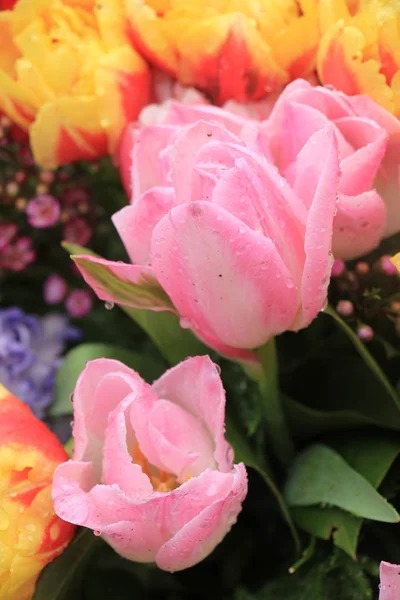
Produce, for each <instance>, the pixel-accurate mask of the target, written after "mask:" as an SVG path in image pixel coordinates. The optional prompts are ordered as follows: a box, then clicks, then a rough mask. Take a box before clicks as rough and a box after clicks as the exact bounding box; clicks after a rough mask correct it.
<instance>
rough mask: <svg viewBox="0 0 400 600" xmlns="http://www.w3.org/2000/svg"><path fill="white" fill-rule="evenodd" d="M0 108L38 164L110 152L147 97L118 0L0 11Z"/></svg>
mask: <svg viewBox="0 0 400 600" xmlns="http://www.w3.org/2000/svg"><path fill="white" fill-rule="evenodd" d="M0 37H1V40H2V52H1V54H2V56H1V60H0V88H1V94H0V109H1V110H2V111H3V112H5V113H6V114H7V115H8V116H9V117H10V118H11V119H12V120H13V121H14V122H15V123H17V124H18V125H19V126H20V127H21V128H22V129H23V130H25V131H28V132H29V135H30V140H31V144H32V150H33V155H34V157H35V160H36V162H37V163H38V164H40V165H42V166H43V167H45V168H48V169H50V168H54V167H56V166H57V165H59V164H64V163H69V162H71V161H74V160H79V159H87V160H91V159H94V158H98V157H99V156H103V155H106V154H108V153H109V154H113V153H114V152H115V150H116V147H117V145H118V141H119V136H120V133H121V131H122V129H123V127H124V125H125V124H126V123H128V122H129V121H132V120H134V119H135V118H136V117H137V115H138V112H139V111H140V109H141V108H142V107H143V106H144V105H145V104H146V103H147V102H148V101H149V100H150V72H149V69H148V67H147V65H146V63H145V61H144V60H143V59H142V58H141V57H140V56H139V55H138V54H137V53H136V52H135V50H134V49H133V48H132V46H131V45H130V42H129V39H128V37H127V34H126V17H125V15H124V10H123V2H122V0H102V2H101V3H100V2H95V1H94V0H93V1H89V2H74V3H70V2H68V1H67V0H51V1H50V2H47V1H46V2H43V1H40V0H34V1H33V2H24V1H18V2H16V4H15V6H14V7H13V10H8V11H7V10H5V11H2V12H1V13H0Z"/></svg>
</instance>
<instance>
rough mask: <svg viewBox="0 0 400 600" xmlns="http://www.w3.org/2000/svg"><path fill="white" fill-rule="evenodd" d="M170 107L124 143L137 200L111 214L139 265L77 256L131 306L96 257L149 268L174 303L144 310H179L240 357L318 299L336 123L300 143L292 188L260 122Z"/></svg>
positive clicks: (330, 209) (129, 277) (87, 273)
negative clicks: (267, 147) (163, 118)
mask: <svg viewBox="0 0 400 600" xmlns="http://www.w3.org/2000/svg"><path fill="white" fill-rule="evenodd" d="M169 115H170V116H169V120H168V123H166V124H162V125H152V126H149V127H145V128H143V129H141V130H139V131H137V132H136V134H135V135H134V136H133V137H131V138H130V139H131V140H133V147H131V149H130V151H129V152H128V150H126V152H127V153H128V157H129V158H128V160H129V161H130V160H132V157H133V166H131V182H132V204H131V205H130V206H127V207H125V208H123V209H122V210H121V211H119V212H118V213H116V214H115V215H114V217H113V221H114V224H115V226H116V228H117V230H118V232H119V234H120V236H121V238H122V240H123V242H124V244H125V246H126V249H127V252H128V254H129V256H130V258H131V260H132V262H133V263H134V264H133V265H123V264H120V263H110V262H107V261H102V260H99V259H96V258H93V257H81V258H80V257H77V264H78V266H79V268H80V269H81V272H82V273H83V275H84V277H85V279H86V281H87V282H88V283H89V285H91V286H92V287H93V289H94V290H95V291H96V293H97V294H98V296H99V297H100V298H101V299H103V300H106V301H115V302H120V303H122V304H127V305H131V306H138V305H137V304H136V299H135V298H134V297H133V296H132V297H129V294H128V288H126V292H124V296H123V298H122V299H121V297H119V298H118V297H114V296H113V294H112V293H111V292H110V290H108V289H107V286H105V285H103V280H101V281H100V280H99V279H97V280H96V277H95V271H96V265H97V266H102V268H104V267H107V268H109V270H110V271H112V272H113V276H114V277H117V278H119V279H121V281H122V282H125V283H126V282H127V281H130V282H132V283H134V284H135V285H138V284H140V281H145V280H149V277H150V275H152V276H153V278H154V279H155V280H156V281H158V283H159V284H160V285H161V286H162V288H163V290H164V292H166V294H167V295H168V296H169V299H170V303H169V304H168V303H167V304H165V306H164V307H163V306H161V305H160V303H159V302H158V301H157V303H155V304H154V306H150V305H149V303H147V304H146V308H153V309H154V310H162V309H163V308H164V309H165V310H174V311H175V312H176V313H177V314H178V315H179V316H180V317H181V324H182V326H184V327H189V328H191V329H192V330H193V331H194V332H195V333H196V334H197V335H198V337H200V338H201V339H202V340H203V341H205V342H206V343H207V344H208V345H209V346H211V347H213V348H215V349H216V350H217V351H219V352H221V353H222V354H225V355H227V356H232V357H236V358H243V349H252V348H256V347H259V346H261V345H262V344H264V343H265V342H266V341H268V340H269V339H270V338H271V337H273V336H275V335H277V334H279V333H282V332H283V331H286V330H294V331H297V330H298V329H300V328H302V327H306V326H307V325H308V324H309V323H310V322H311V321H312V320H313V319H314V318H315V317H316V315H317V314H318V312H319V311H320V310H321V309H322V308H323V307H324V305H325V302H326V294H327V287H328V283H329V278H330V271H331V265H332V253H331V242H332V225H333V219H334V214H335V210H336V196H337V193H338V179H339V166H338V163H339V158H338V149H337V141H336V137H335V134H334V129H333V126H328V127H326V128H324V129H320V130H319V131H317V132H316V133H315V134H314V135H312V136H310V139H309V140H308V142H307V143H306V144H305V145H304V147H303V148H302V150H301V152H300V153H299V155H298V158H297V166H298V173H299V175H298V186H297V187H298V188H299V192H301V194H300V193H299V194H295V193H294V192H293V190H292V189H291V187H290V185H289V184H288V183H287V181H286V180H285V179H284V177H282V176H281V175H280V174H279V173H278V171H277V169H276V167H275V166H274V165H273V164H271V162H270V161H269V160H268V156H267V155H266V154H265V153H264V149H263V146H262V144H261V143H260V142H259V139H258V138H259V124H257V123H256V122H255V121H252V120H249V119H246V118H244V117H241V116H239V115H233V114H230V113H228V112H226V111H224V110H222V109H218V108H215V107H211V106H201V107H187V106H180V105H176V104H175V105H172V106H171V109H170V113H169ZM128 134H129V132H128ZM128 134H127V135H128ZM125 283H123V285H124V286H125ZM124 289H125V288H124ZM139 306H141V307H142V308H143V304H141V305H139Z"/></svg>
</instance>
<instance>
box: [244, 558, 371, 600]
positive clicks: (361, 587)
mask: <svg viewBox="0 0 400 600" xmlns="http://www.w3.org/2000/svg"><path fill="white" fill-rule="evenodd" d="M320 550H321V549H320ZM321 556H322V559H321ZM372 598H373V594H372V590H371V585H370V582H369V579H368V577H367V576H366V574H365V573H364V571H363V569H362V567H361V566H360V564H359V563H357V562H356V561H354V560H351V559H350V558H348V557H347V556H346V555H345V554H343V553H342V552H340V551H338V550H337V551H336V552H335V553H334V554H333V555H331V556H328V557H326V558H324V556H323V552H322V551H320V552H318V553H317V554H316V558H315V559H314V561H313V562H310V564H309V563H307V564H306V565H305V566H304V567H302V568H301V569H299V570H298V571H296V572H295V573H294V574H293V575H289V574H286V575H283V576H281V577H280V578H278V579H276V580H274V581H271V582H270V583H268V584H267V585H266V586H265V587H264V588H262V589H261V590H260V591H258V592H257V593H255V594H250V593H248V592H247V591H245V590H239V591H238V592H237V593H236V594H235V600H339V599H340V600H372Z"/></svg>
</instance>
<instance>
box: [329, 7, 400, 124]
mask: <svg viewBox="0 0 400 600" xmlns="http://www.w3.org/2000/svg"><path fill="white" fill-rule="evenodd" d="M317 10H318V16H319V25H320V31H321V35H322V39H321V41H320V44H319V49H318V58H317V67H318V75H319V78H320V80H321V82H322V83H324V84H332V85H334V86H335V87H336V88H337V89H339V90H341V91H343V92H345V93H346V94H349V95H353V94H368V95H369V96H370V97H371V98H372V99H373V100H374V101H375V102H376V103H377V104H380V105H381V106H383V108H385V109H386V110H388V111H389V112H391V113H393V114H395V115H396V116H398V117H400V2H399V0H352V1H350V0H348V1H347V2H346V1H345V0H319V2H318V8H317Z"/></svg>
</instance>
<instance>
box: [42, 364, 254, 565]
mask: <svg viewBox="0 0 400 600" xmlns="http://www.w3.org/2000/svg"><path fill="white" fill-rule="evenodd" d="M224 420H225V392H224V389H223V387H222V383H221V379H220V377H219V374H218V371H217V369H216V366H215V365H214V364H213V363H212V362H211V360H210V359H209V357H207V356H197V357H192V358H188V359H187V360H185V361H184V362H182V363H180V364H179V365H177V366H176V367H174V368H172V369H170V370H169V371H167V372H166V373H165V374H164V375H163V376H162V377H160V379H158V380H157V381H155V382H154V383H153V385H149V384H147V383H145V382H144V381H143V379H141V377H140V376H139V375H138V374H137V373H136V372H135V371H132V370H131V369H129V368H128V367H126V366H125V365H123V364H122V363H120V362H119V361H116V360H110V359H105V358H103V359H98V360H94V361H91V362H89V363H88V364H87V365H86V368H85V369H84V371H83V372H82V374H81V375H80V377H79V379H78V382H77V385H76V388H75V392H74V431H73V434H74V440H75V446H74V453H73V459H72V460H69V461H68V462H66V463H64V464H63V465H60V467H58V469H57V470H56V473H55V476H54V481H53V501H54V506H55V510H56V513H57V514H58V515H59V516H60V517H61V518H62V519H64V520H65V521H69V522H70V523H76V524H79V525H83V526H84V527H89V528H90V529H93V530H94V531H95V533H96V534H97V535H101V536H102V537H103V538H104V540H105V541H106V542H108V543H109V544H110V545H111V546H112V547H113V548H114V549H115V550H116V552H118V553H119V554H120V555H121V556H123V557H125V558H127V559H130V560H134V561H138V562H144V563H149V562H155V563H156V564H157V565H158V567H160V568H161V569H164V570H166V571H171V572H172V571H179V570H181V569H186V568H188V567H191V566H192V565H195V564H196V563H198V562H200V561H201V560H203V559H204V558H205V557H206V556H207V555H208V554H210V553H211V552H212V551H213V550H214V548H215V547H216V546H217V544H219V542H221V540H222V539H223V537H224V536H225V535H226V534H227V533H228V531H229V530H230V528H231V527H232V525H233V524H234V523H235V522H236V519H237V516H238V514H239V512H240V510H241V505H242V502H243V500H244V498H245V496H246V493H247V474H246V469H245V466H244V465H243V463H240V464H234V463H233V451H232V448H231V447H230V446H229V444H228V442H227V441H226V440H225V437H224V430H225V426H224Z"/></svg>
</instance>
